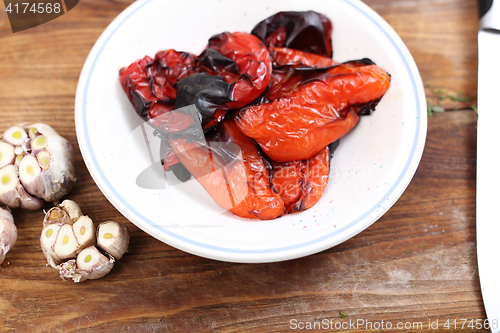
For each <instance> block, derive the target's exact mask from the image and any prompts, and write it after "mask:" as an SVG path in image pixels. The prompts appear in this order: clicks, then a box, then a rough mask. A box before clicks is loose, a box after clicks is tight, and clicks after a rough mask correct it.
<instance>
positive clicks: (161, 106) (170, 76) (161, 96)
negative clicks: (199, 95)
mask: <svg viewBox="0 0 500 333" xmlns="http://www.w3.org/2000/svg"><path fill="white" fill-rule="evenodd" d="M195 59H196V57H195V56H194V55H192V54H190V53H187V52H177V51H175V50H172V49H170V50H166V51H160V52H158V53H157V54H156V55H155V58H154V59H151V58H150V57H149V56H145V57H144V58H143V59H139V60H137V61H135V62H133V63H132V64H130V65H129V66H128V67H127V68H122V69H120V73H119V79H120V83H121V85H122V88H123V90H124V91H125V93H126V94H127V96H128V98H129V100H130V101H131V102H132V105H133V106H134V109H135V111H136V112H137V114H138V115H139V116H141V117H142V118H143V119H144V120H150V119H153V118H155V117H157V116H159V115H162V114H164V113H166V112H168V111H170V110H172V109H173V108H174V103H175V98H176V89H175V84H176V83H177V82H178V81H180V80H182V79H184V78H186V77H188V76H190V75H191V74H194V73H195V72H196V69H195Z"/></svg>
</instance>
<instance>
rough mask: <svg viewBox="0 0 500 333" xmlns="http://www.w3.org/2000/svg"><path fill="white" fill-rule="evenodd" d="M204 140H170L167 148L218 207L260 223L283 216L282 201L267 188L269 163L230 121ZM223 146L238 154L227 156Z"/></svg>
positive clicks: (227, 120)
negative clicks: (231, 148) (257, 220)
mask: <svg viewBox="0 0 500 333" xmlns="http://www.w3.org/2000/svg"><path fill="white" fill-rule="evenodd" d="M206 140H207V144H203V143H200V142H190V143H188V142H186V141H185V140H184V139H174V140H171V144H172V148H173V149H174V151H175V154H176V155H177V157H178V158H179V160H180V161H181V162H182V164H183V165H184V166H185V167H186V168H187V169H188V170H189V172H190V173H191V174H192V175H193V176H194V177H195V178H196V179H197V180H198V182H199V183H200V184H201V185H202V186H203V188H205V190H206V191H207V192H208V194H209V195H210V196H211V197H212V198H213V199H214V201H215V202H216V203H217V204H218V205H219V206H220V207H222V208H224V209H226V210H229V211H230V212H232V213H234V214H236V215H238V216H240V217H244V218H252V219H261V220H270V219H275V218H277V217H280V216H281V215H283V214H285V206H284V203H283V199H282V198H281V196H280V195H279V194H278V193H276V192H275V191H274V190H273V189H272V187H271V186H270V174H271V165H270V163H269V162H268V161H266V159H265V157H264V156H263V154H262V152H260V149H259V148H258V146H257V144H256V143H255V141H253V140H252V139H250V138H248V137H246V136H245V135H243V134H242V133H241V131H240V130H239V129H238V128H237V127H236V124H235V123H234V120H233V119H226V120H224V121H223V122H222V123H221V124H220V125H219V126H218V127H217V128H216V129H215V130H214V131H212V132H210V134H209V135H207V136H206ZM221 143H222V144H224V146H221V145H220V144H221ZM227 144H232V145H233V146H232V147H238V148H239V151H235V150H234V149H233V151H229V153H228V149H227V147H228V146H227Z"/></svg>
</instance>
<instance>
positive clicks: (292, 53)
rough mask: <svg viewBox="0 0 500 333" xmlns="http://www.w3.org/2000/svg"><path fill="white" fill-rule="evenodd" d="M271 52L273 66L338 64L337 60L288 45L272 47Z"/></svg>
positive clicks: (318, 66) (325, 65)
mask: <svg viewBox="0 0 500 333" xmlns="http://www.w3.org/2000/svg"><path fill="white" fill-rule="evenodd" d="M269 53H270V54H271V59H272V61H273V68H276V67H280V66H301V67H317V68H323V67H329V66H334V65H336V64H337V62H335V60H333V59H332V58H328V57H323V56H320V55H317V54H314V53H309V52H304V51H299V50H294V49H289V48H286V47H270V48H269Z"/></svg>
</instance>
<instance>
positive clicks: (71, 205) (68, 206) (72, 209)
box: [59, 199, 83, 222]
mask: <svg viewBox="0 0 500 333" xmlns="http://www.w3.org/2000/svg"><path fill="white" fill-rule="evenodd" d="M59 207H60V208H62V209H63V210H64V211H65V212H66V213H67V214H68V215H69V218H70V219H71V220H72V221H73V222H76V221H77V220H78V219H79V218H80V216H82V215H83V213H82V210H81V209H80V206H78V204H77V203H76V202H74V201H73V200H69V199H66V200H64V201H63V202H61V203H60V204H59Z"/></svg>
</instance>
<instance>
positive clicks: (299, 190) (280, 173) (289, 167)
mask: <svg viewBox="0 0 500 333" xmlns="http://www.w3.org/2000/svg"><path fill="white" fill-rule="evenodd" d="M329 174H330V149H329V147H328V146H327V147H325V148H323V149H322V150H320V151H319V153H317V154H316V155H314V156H313V157H311V158H310V159H308V160H299V161H291V162H285V163H277V162H273V174H272V181H271V182H272V186H273V187H274V189H275V190H276V191H277V192H278V193H280V195H281V197H282V198H283V201H284V203H285V207H286V210H287V212H288V213H294V212H297V211H302V210H306V209H309V208H311V207H312V206H314V205H315V204H316V203H317V202H318V200H319V199H320V198H321V196H322V195H323V192H324V191H325V188H326V185H327V184H328V176H329Z"/></svg>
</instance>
